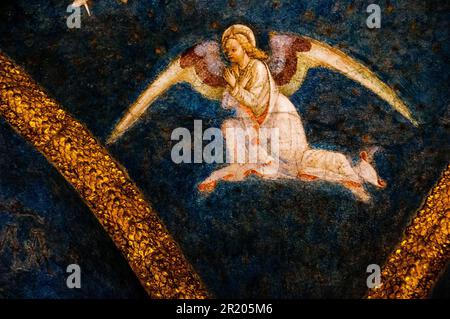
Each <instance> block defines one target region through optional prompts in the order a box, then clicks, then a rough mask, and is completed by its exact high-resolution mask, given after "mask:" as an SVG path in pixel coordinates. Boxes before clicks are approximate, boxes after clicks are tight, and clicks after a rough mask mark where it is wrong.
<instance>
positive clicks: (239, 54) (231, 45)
mask: <svg viewBox="0 0 450 319" xmlns="http://www.w3.org/2000/svg"><path fill="white" fill-rule="evenodd" d="M224 51H225V54H226V55H227V57H228V59H229V60H230V61H231V62H232V63H239V61H242V60H243V59H244V56H245V51H244V49H243V48H242V47H241V45H240V44H239V42H237V41H236V40H235V39H230V40H228V41H227V42H226V43H225V47H224Z"/></svg>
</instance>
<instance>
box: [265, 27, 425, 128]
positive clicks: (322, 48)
mask: <svg viewBox="0 0 450 319" xmlns="http://www.w3.org/2000/svg"><path fill="white" fill-rule="evenodd" d="M270 46H271V49H272V57H271V60H270V62H269V67H270V69H271V72H272V74H273V77H274V80H275V82H276V83H277V85H278V86H279V88H280V91H281V92H282V93H283V94H284V95H286V96H290V95H292V94H294V93H295V92H296V91H297V90H298V89H299V88H300V86H301V84H302V83H303V80H304V79H305V77H306V74H307V73H308V70H309V69H310V68H316V67H325V68H328V69H331V70H333V71H337V72H339V73H342V74H344V75H345V76H347V77H348V78H350V79H352V80H354V81H356V82H358V83H360V84H362V85H363V86H365V87H366V88H368V89H370V90H371V91H373V92H374V93H376V94H377V95H378V96H379V97H381V98H382V99H383V100H385V101H386V102H388V103H389V104H390V105H391V106H392V107H393V108H394V109H396V110H397V111H398V112H399V113H400V114H402V115H403V116H404V117H405V118H407V119H408V120H409V121H410V122H411V123H412V124H414V125H415V126H417V125H418V123H417V121H416V120H415V119H414V118H413V116H412V114H411V112H410V110H409V109H408V107H407V106H406V105H405V103H403V101H402V100H401V99H400V98H399V97H398V96H397V94H395V92H394V90H392V89H391V88H390V87H389V86H388V85H387V84H386V83H384V82H383V81H381V80H380V79H379V78H378V77H377V76H376V75H375V73H373V72H372V71H370V70H369V69H368V68H367V67H366V66H364V65H362V64H361V63H359V62H357V61H356V60H354V59H353V58H351V57H349V56H348V55H346V54H345V53H344V52H342V51H340V50H338V49H336V48H333V47H331V46H329V45H328V44H325V43H322V42H319V41H317V40H314V39H311V38H308V37H304V36H301V37H300V36H297V35H286V34H276V33H271V34H270Z"/></svg>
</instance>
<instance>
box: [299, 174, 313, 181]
mask: <svg viewBox="0 0 450 319" xmlns="http://www.w3.org/2000/svg"><path fill="white" fill-rule="evenodd" d="M297 178H298V179H300V180H302V181H305V182H310V181H314V180H316V179H317V176H314V175H309V174H305V173H298V174H297Z"/></svg>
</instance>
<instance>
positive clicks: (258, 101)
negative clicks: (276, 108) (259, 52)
mask: <svg viewBox="0 0 450 319" xmlns="http://www.w3.org/2000/svg"><path fill="white" fill-rule="evenodd" d="M269 91H270V85H269V75H268V74H267V69H266V67H265V65H264V63H263V62H261V61H259V60H256V61H255V62H254V63H253V65H252V66H251V69H250V70H249V72H246V74H245V75H244V77H243V78H242V79H240V81H239V82H238V83H237V84H236V86H235V87H234V88H233V89H232V90H231V92H230V94H231V95H232V96H233V97H234V98H235V99H236V100H237V101H238V102H239V103H241V104H244V105H245V106H247V107H249V108H251V109H252V111H253V113H254V114H255V115H256V116H259V115H261V114H262V113H263V112H264V110H265V107H266V105H267V104H268V102H269Z"/></svg>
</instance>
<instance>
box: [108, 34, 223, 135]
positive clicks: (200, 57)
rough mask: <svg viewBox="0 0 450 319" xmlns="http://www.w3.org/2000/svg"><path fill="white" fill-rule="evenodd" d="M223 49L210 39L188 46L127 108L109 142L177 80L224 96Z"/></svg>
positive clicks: (210, 95) (204, 92)
mask: <svg viewBox="0 0 450 319" xmlns="http://www.w3.org/2000/svg"><path fill="white" fill-rule="evenodd" d="M219 50H220V48H219V44H218V43H217V42H214V41H207V42H203V43H201V44H198V45H196V46H194V47H192V48H190V49H188V50H186V51H185V52H184V53H183V54H182V55H181V56H179V57H177V58H176V59H175V60H174V61H172V62H171V63H170V64H169V66H168V67H167V68H166V69H165V70H164V71H163V72H161V73H160V74H159V75H158V77H157V78H156V80H154V81H153V82H152V83H151V84H150V85H149V86H148V87H147V88H146V89H145V90H144V91H143V92H142V93H141V95H140V96H139V97H138V99H137V100H136V102H134V103H133V105H131V106H130V108H129V109H128V110H127V111H126V113H125V115H124V116H123V117H122V119H121V120H120V121H119V123H118V124H117V125H116V127H115V128H114V130H113V132H112V133H111V136H110V137H109V139H108V141H107V143H108V144H110V143H114V142H115V141H116V140H117V139H118V138H119V137H120V136H121V135H122V134H123V133H124V132H125V131H126V130H128V129H129V128H130V127H131V126H133V124H134V123H136V121H137V120H138V119H139V117H140V116H141V115H142V114H143V113H144V112H145V110H147V108H148V107H149V106H150V105H151V104H152V103H153V102H154V101H155V100H156V99H157V98H158V97H159V96H161V95H162V94H163V93H164V92H165V91H166V90H168V89H169V88H170V87H171V86H173V85H174V84H176V83H180V82H186V83H189V84H190V85H191V86H192V88H193V89H194V90H196V91H198V92H199V93H200V94H202V95H204V96H205V97H207V98H209V99H214V100H220V99H222V95H223V92H224V90H225V86H226V83H225V80H224V79H223V77H222V73H223V69H224V67H225V65H224V64H223V62H222V60H221V58H220V51H219Z"/></svg>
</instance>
